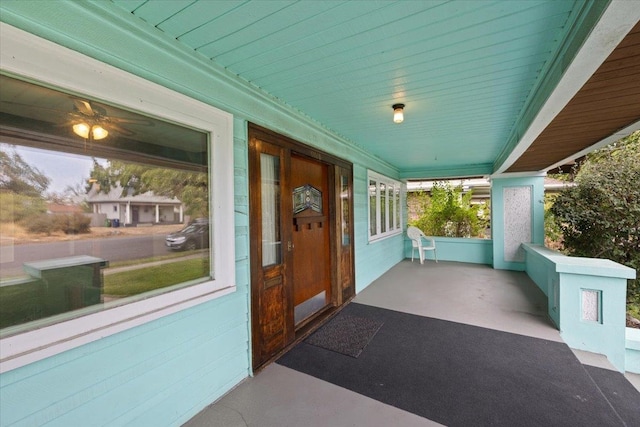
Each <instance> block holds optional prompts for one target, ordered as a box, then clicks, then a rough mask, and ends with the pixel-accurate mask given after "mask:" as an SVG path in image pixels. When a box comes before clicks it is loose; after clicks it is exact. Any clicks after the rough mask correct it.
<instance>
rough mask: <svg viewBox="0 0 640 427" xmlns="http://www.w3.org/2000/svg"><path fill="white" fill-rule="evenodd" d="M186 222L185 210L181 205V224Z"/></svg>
mask: <svg viewBox="0 0 640 427" xmlns="http://www.w3.org/2000/svg"><path fill="white" fill-rule="evenodd" d="M183 222H184V208H183V207H182V205H180V223H181V224H182V223H183Z"/></svg>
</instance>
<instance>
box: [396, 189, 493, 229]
mask: <svg viewBox="0 0 640 427" xmlns="http://www.w3.org/2000/svg"><path fill="white" fill-rule="evenodd" d="M471 196H472V192H471V191H469V192H468V193H466V194H464V195H463V194H462V187H452V186H451V184H450V183H448V182H436V183H434V185H433V187H432V189H431V195H430V196H429V195H428V194H427V193H422V192H418V193H416V194H414V195H413V196H410V197H412V198H414V200H413V201H410V203H415V205H416V206H417V208H418V209H419V210H420V214H419V215H418V217H417V218H416V219H415V220H413V221H410V222H409V225H414V226H416V227H418V228H419V229H421V230H422V231H424V232H425V234H427V235H429V236H443V237H480V238H484V237H485V236H484V231H485V229H486V227H487V225H488V222H489V214H488V213H489V209H488V206H487V205H486V203H483V204H480V205H476V204H471ZM408 197H409V196H408Z"/></svg>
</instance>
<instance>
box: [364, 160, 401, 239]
mask: <svg viewBox="0 0 640 427" xmlns="http://www.w3.org/2000/svg"><path fill="white" fill-rule="evenodd" d="M368 182H369V188H368V194H369V241H375V240H378V239H381V238H384V237H389V236H394V235H396V234H400V233H402V221H401V217H402V214H401V206H400V187H401V184H400V182H398V181H396V180H393V179H391V178H389V177H386V176H384V175H380V174H378V173H376V172H373V171H369V172H368Z"/></svg>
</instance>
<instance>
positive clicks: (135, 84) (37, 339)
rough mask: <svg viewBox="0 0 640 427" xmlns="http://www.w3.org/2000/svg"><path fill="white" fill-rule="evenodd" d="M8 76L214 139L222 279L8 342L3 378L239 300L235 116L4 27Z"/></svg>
mask: <svg viewBox="0 0 640 427" xmlns="http://www.w3.org/2000/svg"><path fill="white" fill-rule="evenodd" d="M0 40H2V42H1V43H2V46H1V47H2V48H1V49H0V65H1V67H2V72H3V73H8V74H10V75H15V76H21V77H23V78H27V79H32V80H34V81H38V82H42V83H45V84H49V85H52V86H54V87H57V88H60V89H63V90H68V91H71V92H73V93H77V94H84V95H87V96H89V97H94V98H96V99H100V100H103V101H105V102H110V103H113V104H115V105H119V106H122V107H125V108H129V109H131V110H133V111H140V112H144V113H147V114H151V115H153V116H156V117H159V118H164V119H167V120H170V121H172V122H175V123H179V124H184V125H186V126H190V127H193V128H196V129H200V130H203V131H205V132H208V133H209V134H210V144H211V145H210V155H211V160H210V166H211V170H212V171H215V173H210V177H211V178H210V179H211V187H210V188H211V192H212V203H211V216H212V224H213V227H212V230H213V236H212V244H211V248H212V252H213V259H212V267H213V270H212V271H213V272H214V275H215V278H214V279H213V280H210V281H207V282H205V283H200V284H197V285H194V286H190V287H186V288H183V289H179V290H175V291H173V292H167V293H165V294H160V295H158V296H154V297H150V298H148V299H144V300H141V301H136V302H132V303H130V304H126V305H122V306H118V307H114V308H111V309H106V310H103V311H100V312H97V313H93V314H88V315H86V316H82V317H79V318H76V319H71V320H67V321H63V322H61V323H57V324H54V325H50V326H46V327H43V328H41V329H36V330H32V331H28V332H24V333H21V334H18V335H14V336H10V337H7V338H4V339H2V340H0V373H2V372H7V371H10V370H12V369H16V368H19V367H21V366H25V365H27V364H30V363H33V362H36V361H38V360H41V359H44V358H46V357H50V356H53V355H55V354H58V353H62V352H64V351H67V350H70V349H72V348H75V347H78V346H81V345H84V344H87V343H90V342H92V341H96V340H98V339H101V338H104V337H106V336H109V335H112V334H116V333H118V332H121V331H124V330H127V329H130V328H133V327H135V326H139V325H142V324H144V323H147V322H151V321H153V320H156V319H159V318H161V317H164V316H167V315H169V314H172V313H176V312H178V311H181V310H184V309H187V308H189V307H192V306H195V305H197V304H201V303H203V302H206V301H210V300H212V299H215V298H218V297H221V296H223V295H226V294H229V293H232V292H234V291H235V289H236V287H235V286H236V285H235V227H234V198H233V186H232V185H229V183H232V182H233V116H232V115H231V114H229V113H226V112H224V111H221V110H219V109H217V108H214V107H212V106H210V105H207V104H204V103H202V102H200V101H197V100H194V99H192V98H189V97H187V96H185V95H182V94H179V93H177V92H174V91H172V90H169V89H167V88H165V87H163V86H160V85H157V84H155V83H152V82H149V81H147V80H144V79H142V78H140V77H137V76H134V75H132V74H129V73H127V72H125V71H122V70H119V69H117V68H115V67H112V66H110V65H107V64H104V63H102V62H99V61H97V60H94V59H92V58H89V57H87V56H84V55H82V54H80V53H78V52H75V51H72V50H70V49H67V48H64V47H62V46H59V45H56V44H54V43H52V42H49V41H47V40H44V39H41V38H39V37H36V36H34V35H32V34H29V33H27V32H24V31H22V30H19V29H17V28H15V27H12V26H10V25H8V24H5V23H1V22H0Z"/></svg>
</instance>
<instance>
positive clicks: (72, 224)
mask: <svg viewBox="0 0 640 427" xmlns="http://www.w3.org/2000/svg"><path fill="white" fill-rule="evenodd" d="M54 222H55V224H56V229H57V230H60V231H62V232H64V233H65V234H83V233H88V232H89V231H90V230H91V227H90V224H91V218H88V217H86V216H84V215H83V214H81V213H74V214H71V215H55V219H54Z"/></svg>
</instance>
